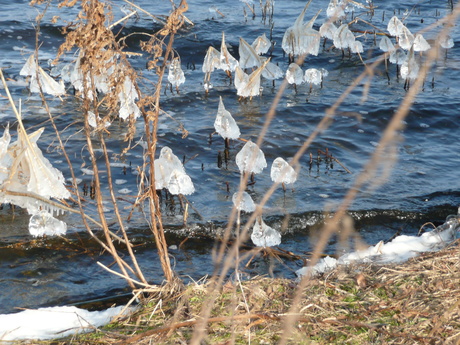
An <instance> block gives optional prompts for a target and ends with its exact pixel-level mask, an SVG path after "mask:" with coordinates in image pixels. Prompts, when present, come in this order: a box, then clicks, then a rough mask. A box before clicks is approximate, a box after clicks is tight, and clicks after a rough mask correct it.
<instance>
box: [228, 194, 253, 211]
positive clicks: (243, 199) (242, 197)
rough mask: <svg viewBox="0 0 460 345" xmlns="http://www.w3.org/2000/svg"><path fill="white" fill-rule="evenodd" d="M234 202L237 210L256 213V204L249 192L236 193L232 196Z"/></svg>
mask: <svg viewBox="0 0 460 345" xmlns="http://www.w3.org/2000/svg"><path fill="white" fill-rule="evenodd" d="M238 200H239V202H238ZM232 201H233V205H235V207H236V209H237V210H240V211H244V212H254V211H255V210H256V204H255V203H254V200H252V198H251V196H250V195H249V194H248V193H247V192H244V191H243V192H242V193H241V194H239V193H238V192H237V193H234V194H233V196H232Z"/></svg>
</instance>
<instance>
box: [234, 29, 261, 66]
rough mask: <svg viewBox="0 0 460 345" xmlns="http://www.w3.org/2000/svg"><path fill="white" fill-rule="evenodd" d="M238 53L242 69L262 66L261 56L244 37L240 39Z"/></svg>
mask: <svg viewBox="0 0 460 345" xmlns="http://www.w3.org/2000/svg"><path fill="white" fill-rule="evenodd" d="M238 52H239V54H240V60H239V61H238V64H239V66H240V68H242V69H245V68H252V67H259V66H260V60H259V54H257V52H256V51H255V50H254V48H253V47H252V46H250V45H249V43H248V42H246V40H245V39H244V38H243V37H240V45H239V47H238Z"/></svg>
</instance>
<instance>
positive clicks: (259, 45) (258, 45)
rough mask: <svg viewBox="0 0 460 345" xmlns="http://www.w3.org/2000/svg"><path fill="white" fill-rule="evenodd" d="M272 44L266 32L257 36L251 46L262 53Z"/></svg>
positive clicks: (258, 52)
mask: <svg viewBox="0 0 460 345" xmlns="http://www.w3.org/2000/svg"><path fill="white" fill-rule="evenodd" d="M271 45H272V44H271V42H270V41H269V40H268V38H267V36H265V34H262V35H261V36H259V37H257V38H256V39H255V40H254V42H252V44H251V47H252V48H253V49H254V51H255V52H256V53H257V54H259V55H262V54H265V53H267V52H268V50H269V49H270V47H271Z"/></svg>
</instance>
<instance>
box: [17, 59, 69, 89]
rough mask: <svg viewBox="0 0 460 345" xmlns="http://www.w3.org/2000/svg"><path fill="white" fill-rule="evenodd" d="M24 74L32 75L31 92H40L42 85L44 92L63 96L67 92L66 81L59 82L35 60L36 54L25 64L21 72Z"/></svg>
mask: <svg viewBox="0 0 460 345" xmlns="http://www.w3.org/2000/svg"><path fill="white" fill-rule="evenodd" d="M19 74H20V75H22V76H30V92H33V93H37V92H40V87H39V85H40V86H41V87H42V90H43V92H44V93H47V94H50V95H53V96H61V95H64V94H65V87H64V82H63V81H62V80H61V81H60V82H59V83H58V82H57V81H56V80H54V79H53V78H51V77H50V76H49V75H48V74H47V73H46V72H45V71H44V70H43V68H41V67H40V66H39V65H38V64H37V63H36V61H35V56H34V55H31V56H29V58H28V59H27V61H26V63H25V65H24V66H23V67H22V69H21V71H20V72H19Z"/></svg>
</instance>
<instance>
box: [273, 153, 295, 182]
mask: <svg viewBox="0 0 460 345" xmlns="http://www.w3.org/2000/svg"><path fill="white" fill-rule="evenodd" d="M270 177H271V179H272V181H273V182H277V183H284V184H292V183H294V182H295V181H296V180H297V173H296V171H295V170H294V168H293V167H292V166H290V165H289V163H288V162H286V161H285V160H284V159H283V158H281V157H278V158H276V159H275V160H274V161H273V163H272V168H271V171H270Z"/></svg>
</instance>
